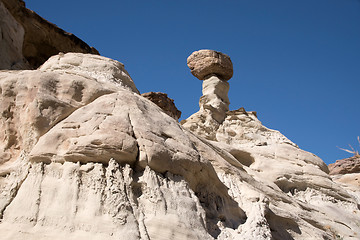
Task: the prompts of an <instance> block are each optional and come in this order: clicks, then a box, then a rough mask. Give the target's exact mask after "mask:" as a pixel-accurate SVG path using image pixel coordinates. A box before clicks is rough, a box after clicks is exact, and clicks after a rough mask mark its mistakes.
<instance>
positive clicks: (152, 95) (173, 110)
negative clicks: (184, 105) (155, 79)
mask: <svg viewBox="0 0 360 240" xmlns="http://www.w3.org/2000/svg"><path fill="white" fill-rule="evenodd" d="M141 96H143V97H145V98H147V99H149V100H150V101H152V102H153V103H155V104H156V105H158V106H159V107H160V108H161V109H162V110H164V112H166V113H167V114H168V115H169V116H170V117H172V118H174V119H176V120H179V118H180V117H181V112H180V111H179V110H178V109H177V107H176V106H175V103H174V100H173V99H171V98H169V97H168V95H167V94H166V93H162V92H147V93H143V94H141Z"/></svg>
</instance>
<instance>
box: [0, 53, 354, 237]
mask: <svg viewBox="0 0 360 240" xmlns="http://www.w3.org/2000/svg"><path fill="white" fill-rule="evenodd" d="M219 54H220V53H217V54H210V57H211V56H214V57H218V56H219ZM208 55H209V54H208ZM209 62H211V63H214V62H215V63H216V62H217V61H216V60H214V61H213V60H211V59H210V61H209ZM202 67H204V66H202ZM205 67H206V66H205ZM212 67H213V66H212ZM215 69H216V68H215ZM210 71H211V70H210ZM207 80H210V81H209V82H207V83H206V84H204V85H203V86H204V87H205V88H206V90H205V91H204V92H205V96H206V97H205V98H202V99H200V110H199V112H198V113H195V114H194V115H193V116H191V117H190V118H189V119H187V120H185V121H183V122H182V125H181V124H179V123H178V122H177V120H176V119H174V118H172V117H170V116H169V115H168V114H166V113H165V112H164V111H163V110H162V109H161V108H159V107H158V106H157V105H156V104H154V103H153V102H151V101H150V100H148V99H146V98H144V97H142V96H141V95H139V92H138V90H137V89H136V87H135V84H134V82H133V81H132V79H131V77H130V76H129V74H128V73H127V72H126V70H125V69H124V66H123V65H122V64H121V63H119V62H117V61H114V60H111V59H108V58H105V57H100V56H96V55H90V54H80V53H68V54H60V55H56V56H53V57H52V58H50V59H49V60H48V61H47V62H46V63H45V64H44V65H42V66H41V67H40V68H39V69H37V70H27V71H1V72H0V89H1V91H0V93H1V117H0V124H1V128H2V129H5V131H4V132H2V133H0V134H1V135H0V146H1V156H0V159H1V161H0V191H1V194H0V232H1V234H2V235H1V236H2V239H25V238H26V239H122V238H123V237H124V236H126V238H127V239H336V238H341V237H343V238H344V239H357V238H358V234H359V232H360V225H359V219H360V212H359V203H360V201H359V198H358V192H357V191H356V190H353V189H343V188H342V186H341V185H340V184H338V183H335V182H333V181H332V179H331V178H330V177H329V175H328V169H327V166H326V165H325V164H324V163H323V162H322V161H321V159H319V158H318V157H316V156H315V155H313V154H311V153H308V152H306V151H303V150H301V149H300V148H299V147H298V146H297V145H296V144H294V143H292V142H291V141H290V140H289V139H287V138H286V137H285V136H283V135H282V134H281V133H280V132H278V131H274V130H271V129H268V128H266V127H264V126H263V125H262V124H261V122H260V121H259V120H258V119H257V117H256V114H255V113H254V112H246V111H245V110H244V109H239V110H236V111H228V106H229V105H228V104H229V102H228V100H226V98H227V91H226V88H225V89H224V88H223V86H224V84H223V83H222V82H221V81H224V80H222V78H221V76H218V75H217V74H216V72H215V73H210V75H209V77H206V76H205V80H204V81H207ZM225 85H226V84H225ZM202 104H203V105H202ZM202 106H203V107H202Z"/></svg>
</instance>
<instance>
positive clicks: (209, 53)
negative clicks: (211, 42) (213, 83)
mask: <svg viewBox="0 0 360 240" xmlns="http://www.w3.org/2000/svg"><path fill="white" fill-rule="evenodd" d="M187 65H188V67H189V68H190V69H191V73H192V74H193V75H194V76H195V77H196V78H198V79H200V80H205V79H206V78H207V77H209V76H210V75H213V74H214V75H216V76H218V77H219V78H220V79H221V80H224V81H227V80H229V79H230V78H231V77H232V76H233V65H232V62H231V59H230V57H229V56H228V55H226V54H224V53H221V52H217V51H214V50H199V51H195V52H193V53H192V54H191V55H190V56H189V57H188V59H187Z"/></svg>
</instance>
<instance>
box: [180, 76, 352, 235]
mask: <svg viewBox="0 0 360 240" xmlns="http://www.w3.org/2000/svg"><path fill="white" fill-rule="evenodd" d="M210 76H211V75H210ZM214 76H216V73H214ZM205 81H206V80H205ZM203 86H204V85H203ZM203 92H204V91H203ZM204 96H205V94H204V95H203V96H202V97H201V98H200V102H199V104H200V110H199V112H197V113H195V114H193V115H192V116H190V117H189V118H188V119H186V120H183V121H182V122H181V123H182V125H183V126H184V127H185V128H186V129H188V130H190V131H192V132H194V133H196V135H198V136H200V137H203V138H204V139H207V140H208V142H210V143H211V144H212V145H213V146H216V147H218V148H219V149H222V150H225V151H226V152H228V153H230V154H231V155H232V156H233V157H234V158H235V159H236V160H238V162H240V163H241V164H242V165H243V167H244V169H245V171H246V172H247V173H248V174H249V175H251V176H252V177H253V178H254V179H256V180H257V181H259V182H261V185H262V186H264V185H266V186H269V187H271V188H273V189H277V190H276V191H281V192H283V193H285V194H287V195H288V196H289V197H291V201H294V202H297V203H298V204H300V205H303V204H306V205H307V206H309V205H311V206H312V207H315V208H316V210H315V209H312V210H311V214H314V216H315V215H317V214H320V215H327V216H331V217H334V218H337V217H340V216H339V215H338V213H337V210H336V209H337V208H338V207H339V208H342V209H353V211H354V212H352V213H351V211H349V212H347V214H349V216H350V215H351V216H353V213H356V214H358V210H359V209H358V207H357V203H356V204H354V205H352V207H350V208H349V206H348V205H347V203H346V202H347V200H345V199H344V198H343V196H348V197H350V196H351V197H350V198H352V199H353V200H352V201H353V203H355V202H358V201H359V189H357V188H346V190H344V187H343V185H337V184H334V182H333V181H332V179H331V178H330V177H329V175H328V172H329V170H328V168H327V166H326V165H325V163H324V162H323V161H322V160H321V159H320V158H318V157H317V156H315V155H314V154H311V153H308V152H306V151H303V150H301V149H300V148H299V147H298V146H297V145H296V144H294V143H293V142H292V141H290V140H289V139H287V138H286V137H285V136H283V135H282V134H281V133H280V132H278V131H275V130H271V129H268V128H266V127H265V126H263V125H262V124H261V122H260V121H259V120H258V118H257V114H256V113H255V112H246V111H245V110H244V109H243V108H240V109H238V110H235V111H227V112H225V117H224V118H223V119H220V118H216V117H214V116H215V115H216V113H217V111H218V109H221V108H217V109H216V108H215V109H211V108H207V109H206V108H204V107H202V98H204ZM223 99H227V96H226V97H223ZM212 106H216V105H215V104H214V105H212ZM222 112H224V111H222ZM219 120H220V121H219ZM217 172H219V171H218V170H217ZM225 175H226V174H225ZM231 184H234V183H233V182H232V183H231ZM234 185H236V184H234ZM228 186H229V185H228ZM231 186H233V185H231ZM270 195H272V194H270ZM266 196H267V197H269V195H266ZM314 196H316V197H314ZM273 198H274V196H272V197H269V199H273ZM270 201H271V200H270ZM265 202H266V201H265ZM275 205H276V204H275ZM270 208H271V207H270ZM281 208H283V207H281ZM296 211H297V210H291V212H292V213H294V212H296ZM344 211H348V210H344ZM245 212H246V211H245ZM342 214H344V213H342ZM260 215H261V214H260ZM264 215H265V217H264V218H261V217H260V218H257V221H259V222H262V224H263V225H265V224H264V222H266V221H269V216H268V215H266V214H264ZM290 215H291V214H290ZM298 216H303V215H302V213H298ZM335 216H337V217H335ZM257 217H259V216H257ZM318 217H319V215H318ZM357 217H358V216H357ZM357 217H356V218H357ZM286 218H287V219H295V218H296V217H295V216H291V217H290V216H288V217H286ZM300 218H302V219H304V220H305V221H306V222H307V223H308V224H311V225H313V226H315V225H316V227H317V228H320V229H323V230H324V231H327V232H330V234H331V235H332V238H336V237H339V238H340V237H342V236H344V232H343V231H345V232H347V231H348V232H351V231H352V233H351V234H350V235H346V236H347V237H349V238H350V239H351V238H356V237H355V236H356V231H357V230H355V228H356V227H355V226H354V225H353V226H352V227H350V228H349V229H347V230H346V229H345V228H344V229H342V230H340V229H337V230H335V227H334V226H331V224H330V225H328V224H325V225H323V222H322V223H321V224H319V222H318V221H316V222H315V221H312V220H310V218H308V217H305V218H303V217H300ZM320 218H321V219H323V217H320ZM313 219H318V218H317V217H315V218H313ZM338 221H340V222H342V223H345V222H347V223H350V222H349V221H348V220H346V219H345V218H341V220H340V219H338ZM347 223H346V224H347ZM279 224H280V225H282V223H279ZM287 224H289V223H287ZM269 225H270V226H271V223H269ZM290 225H292V224H290ZM293 226H295V225H293ZM297 226H299V225H297ZM347 226H349V225H347ZM353 227H355V228H353ZM299 228H300V229H301V227H299ZM270 229H272V226H271V227H270ZM326 229H327V230H326ZM350 229H353V230H350ZM264 232H266V231H265V230H264ZM270 232H271V236H272V237H273V238H275V239H292V238H295V239H297V238H299V239H307V238H306V237H304V236H306V234H304V231H303V230H299V229H296V228H292V229H291V230H290V229H288V230H287V231H286V232H287V233H289V232H291V234H290V235H287V233H286V232H281V233H280V232H278V230H276V231H274V229H272V231H270ZM300 232H301V234H300ZM340 232H341V234H338V233H340ZM252 233H253V234H254V232H252ZM277 234H280V235H277ZM264 236H266V234H265V235H264ZM290 236H291V237H290ZM233 237H234V236H233ZM258 237H259V236H257V237H255V236H252V237H250V238H249V239H257V238H258ZM308 238H310V237H308ZM312 238H313V239H317V237H312ZM323 238H326V237H325V236H323ZM244 239H246V238H244ZM259 239H263V238H259ZM264 239H266V237H264Z"/></svg>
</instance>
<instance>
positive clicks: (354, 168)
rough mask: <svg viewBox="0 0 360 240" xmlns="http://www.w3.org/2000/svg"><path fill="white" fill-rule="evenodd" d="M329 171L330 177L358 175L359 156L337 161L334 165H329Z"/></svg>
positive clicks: (359, 170)
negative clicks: (349, 174) (348, 174)
mask: <svg viewBox="0 0 360 240" xmlns="http://www.w3.org/2000/svg"><path fill="white" fill-rule="evenodd" d="M329 171H330V172H329V174H330V175H335V174H347V173H360V155H355V156H353V157H350V158H345V159H341V160H337V161H336V162H335V163H332V164H329Z"/></svg>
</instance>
